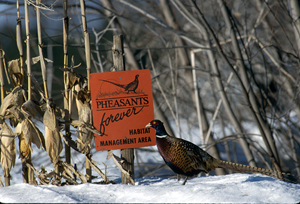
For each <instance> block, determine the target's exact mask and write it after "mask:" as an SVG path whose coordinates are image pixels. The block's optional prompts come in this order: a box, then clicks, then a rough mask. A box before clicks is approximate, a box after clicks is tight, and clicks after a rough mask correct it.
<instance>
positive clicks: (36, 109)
mask: <svg viewBox="0 0 300 204" xmlns="http://www.w3.org/2000/svg"><path fill="white" fill-rule="evenodd" d="M21 108H22V111H23V112H25V113H26V114H27V115H28V116H31V117H36V116H42V115H43V113H42V110H41V108H40V106H39V104H38V103H37V102H35V101H33V100H28V101H26V102H25V103H23V105H22V107H21Z"/></svg>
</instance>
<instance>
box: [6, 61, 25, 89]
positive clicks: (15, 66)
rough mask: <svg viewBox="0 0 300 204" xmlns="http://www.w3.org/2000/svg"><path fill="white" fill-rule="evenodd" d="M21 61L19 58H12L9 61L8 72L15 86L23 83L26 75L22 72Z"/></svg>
mask: <svg viewBox="0 0 300 204" xmlns="http://www.w3.org/2000/svg"><path fill="white" fill-rule="evenodd" d="M19 62H20V60H19V59H15V60H11V61H9V62H8V72H9V75H10V78H11V80H12V83H13V85H14V86H15V87H16V86H20V85H23V81H24V75H23V74H22V72H21V68H20V63H19Z"/></svg>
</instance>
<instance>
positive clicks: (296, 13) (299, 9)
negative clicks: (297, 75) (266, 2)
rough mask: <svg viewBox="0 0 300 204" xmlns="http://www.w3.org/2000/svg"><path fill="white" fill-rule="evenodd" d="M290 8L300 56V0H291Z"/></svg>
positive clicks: (299, 55)
mask: <svg viewBox="0 0 300 204" xmlns="http://www.w3.org/2000/svg"><path fill="white" fill-rule="evenodd" d="M289 2H290V8H291V12H292V18H293V25H294V34H295V39H296V44H297V48H298V49H297V51H298V52H297V54H298V57H300V19H299V18H300V2H299V0H290V1H289Z"/></svg>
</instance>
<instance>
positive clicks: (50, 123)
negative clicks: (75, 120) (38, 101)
mask: <svg viewBox="0 0 300 204" xmlns="http://www.w3.org/2000/svg"><path fill="white" fill-rule="evenodd" d="M43 123H44V124H45V126H47V127H48V128H49V129H50V130H52V131H55V130H56V128H57V127H58V124H57V120H56V118H55V110H54V108H52V107H51V106H50V105H48V104H47V109H46V111H45V113H44V117H43Z"/></svg>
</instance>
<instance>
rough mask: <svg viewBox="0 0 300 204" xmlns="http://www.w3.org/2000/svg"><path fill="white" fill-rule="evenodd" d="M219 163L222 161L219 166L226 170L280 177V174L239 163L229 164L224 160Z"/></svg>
mask: <svg viewBox="0 0 300 204" xmlns="http://www.w3.org/2000/svg"><path fill="white" fill-rule="evenodd" d="M219 161H220V163H219V165H218V167H219V168H225V169H229V170H233V171H240V172H241V171H245V172H252V173H260V174H263V175H268V176H274V177H278V174H280V172H277V171H272V170H269V169H263V168H257V167H252V166H247V165H243V164H237V163H232V162H227V161H222V160H219Z"/></svg>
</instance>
